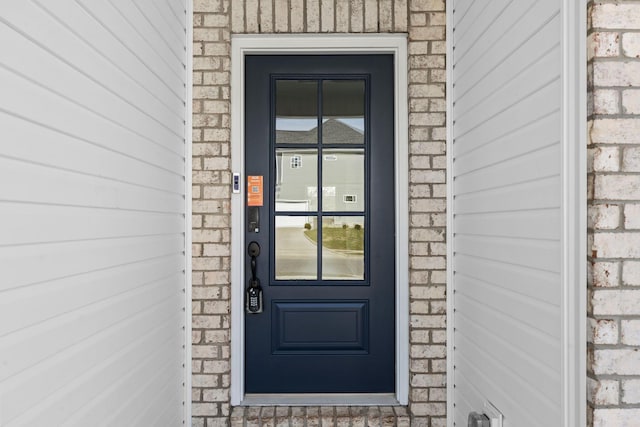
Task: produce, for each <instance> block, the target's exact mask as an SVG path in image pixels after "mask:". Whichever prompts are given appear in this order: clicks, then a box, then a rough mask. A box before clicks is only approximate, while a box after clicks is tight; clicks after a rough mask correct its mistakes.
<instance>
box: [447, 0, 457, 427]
mask: <svg viewBox="0 0 640 427" xmlns="http://www.w3.org/2000/svg"><path fill="white" fill-rule="evenodd" d="M445 10H446V14H447V33H446V46H447V49H446V58H447V60H446V66H447V69H446V74H445V80H446V89H445V94H446V97H447V99H446V104H447V114H446V122H445V123H446V125H445V126H446V128H447V129H446V133H447V144H446V151H447V153H446V154H447V178H446V180H447V207H446V209H447V230H446V235H447V237H446V239H447V240H446V241H447V290H446V292H447V294H446V295H447V427H453V425H454V417H453V414H454V402H453V397H454V393H453V385H454V363H453V348H454V345H453V337H454V334H453V330H454V329H453V328H454V325H453V319H454V315H453V310H454V308H455V305H454V299H453V297H454V294H453V0H447V4H446V6H445Z"/></svg>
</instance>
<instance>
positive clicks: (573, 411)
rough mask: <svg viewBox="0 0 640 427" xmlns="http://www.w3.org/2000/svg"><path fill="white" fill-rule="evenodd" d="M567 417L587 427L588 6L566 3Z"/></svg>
mask: <svg viewBox="0 0 640 427" xmlns="http://www.w3.org/2000/svg"><path fill="white" fill-rule="evenodd" d="M561 14H562V15H561V18H562V35H561V37H562V41H561V47H562V107H561V108H562V193H563V196H562V202H561V203H562V205H561V209H562V238H561V242H562V264H561V275H562V283H563V288H562V341H561V342H562V359H563V360H562V384H563V390H562V412H563V416H564V420H563V421H564V425H567V426H583V425H586V413H587V409H586V402H587V394H586V388H587V387H586V375H587V374H586V372H587V363H586V336H587V335H586V324H587V319H586V317H587V315H586V313H587V307H586V300H587V297H586V283H587V278H586V269H587V266H586V262H587V253H586V250H587V249H586V246H587V243H586V236H587V221H586V217H587V212H586V211H587V200H586V195H587V167H586V159H587V153H586V147H587V142H586V138H587V136H586V128H587V111H586V110H587V79H586V67H587V57H586V52H587V47H586V36H587V6H586V2H584V1H578V2H575V1H572V0H563V1H562V12H561Z"/></svg>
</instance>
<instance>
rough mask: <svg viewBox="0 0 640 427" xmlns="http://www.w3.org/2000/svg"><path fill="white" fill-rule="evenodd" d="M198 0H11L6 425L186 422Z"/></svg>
mask: <svg viewBox="0 0 640 427" xmlns="http://www.w3.org/2000/svg"><path fill="white" fill-rule="evenodd" d="M185 8H186V6H185V3H184V2H169V1H151V0H136V1H132V2H110V1H106V2H93V1H78V2H76V1H71V0H60V1H56V2H50V1H45V0H33V1H20V2H12V3H11V5H5V6H3V7H1V8H0V93H2V96H1V97H0V129H1V132H2V138H1V139H2V143H0V279H1V280H0V425H2V426H7V427H9V426H20V425H63V424H64V425H77V426H85V425H104V426H107V425H108V426H120V425H127V426H147V425H167V426H175V425H180V424H182V422H183V418H184V402H183V400H184V395H185V390H184V383H185V378H184V372H185V371H184V364H185V349H184V344H185V336H184V332H185V315H184V313H185V308H186V307H185V297H184V295H185V293H184V292H185V283H186V279H185V249H186V248H185V241H186V238H185V220H186V219H185V211H186V205H185V190H186V189H185V153H186V146H185V135H186V129H185V108H186V102H187V99H186V86H185V85H186V78H187V76H186V28H185V25H186V22H187V20H186V16H185Z"/></svg>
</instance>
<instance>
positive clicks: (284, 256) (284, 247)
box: [275, 215, 318, 280]
mask: <svg viewBox="0 0 640 427" xmlns="http://www.w3.org/2000/svg"><path fill="white" fill-rule="evenodd" d="M275 220H276V221H275V222H276V227H275V247H276V250H275V264H276V265H275V276H276V280H316V279H317V278H318V246H317V243H316V241H317V237H316V236H317V233H316V230H317V223H318V220H317V218H316V217H315V216H284V215H278V216H276V218H275Z"/></svg>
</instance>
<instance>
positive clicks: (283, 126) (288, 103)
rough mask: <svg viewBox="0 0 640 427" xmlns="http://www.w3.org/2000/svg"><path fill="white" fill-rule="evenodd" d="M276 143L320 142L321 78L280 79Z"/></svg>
mask: <svg viewBox="0 0 640 427" xmlns="http://www.w3.org/2000/svg"><path fill="white" fill-rule="evenodd" d="M276 143H277V144H317V143H318V82H317V81H309V80H277V81H276Z"/></svg>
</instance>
